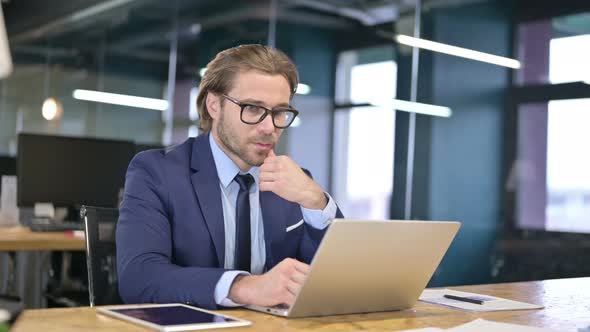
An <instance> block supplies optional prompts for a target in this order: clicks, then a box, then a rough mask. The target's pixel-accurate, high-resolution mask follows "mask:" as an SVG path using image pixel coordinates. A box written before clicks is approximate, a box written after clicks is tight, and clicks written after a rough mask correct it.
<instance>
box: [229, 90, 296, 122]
mask: <svg viewBox="0 0 590 332" xmlns="http://www.w3.org/2000/svg"><path fill="white" fill-rule="evenodd" d="M222 96H223V98H225V99H227V100H229V101H231V102H232V103H234V104H236V105H238V106H240V109H241V110H240V120H242V122H243V123H245V124H249V125H255V124H258V123H260V122H262V121H264V119H265V118H266V117H267V116H268V114H270V116H271V117H272V124H273V125H274V126H275V128H280V129H284V128H287V127H289V126H290V125H291V124H292V123H293V120H295V117H296V116H297V114H299V112H298V111H297V110H296V109H294V108H291V107H275V108H273V109H270V108H266V107H264V106H261V105H256V104H250V103H242V102H241V101H238V100H236V99H234V98H232V97H230V96H228V95H225V94H222Z"/></svg>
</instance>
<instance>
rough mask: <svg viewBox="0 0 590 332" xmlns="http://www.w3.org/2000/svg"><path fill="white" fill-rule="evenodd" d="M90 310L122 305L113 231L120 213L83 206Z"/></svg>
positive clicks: (108, 209)
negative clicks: (91, 308)
mask: <svg viewBox="0 0 590 332" xmlns="http://www.w3.org/2000/svg"><path fill="white" fill-rule="evenodd" d="M80 217H81V218H82V220H83V221H84V226H85V227H84V229H85V235H86V266H87V268H88V294H89V296H90V306H95V305H107V304H121V303H122V301H121V298H120V297H119V290H118V282H117V260H116V257H117V256H116V253H117V250H116V249H117V247H116V244H115V231H116V227H117V220H118V219H119V210H118V209H112V208H100V207H93V206H86V205H84V206H82V209H81V210H80Z"/></svg>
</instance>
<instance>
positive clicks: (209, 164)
mask: <svg viewBox="0 0 590 332" xmlns="http://www.w3.org/2000/svg"><path fill="white" fill-rule="evenodd" d="M191 168H192V169H193V170H194V171H195V173H193V175H192V176H191V182H192V185H193V188H194V190H195V193H196V195H197V200H198V202H199V206H200V208H201V213H202V214H203V218H204V219H205V222H206V223H207V228H208V229H209V234H210V235H211V239H212V240H213V245H214V246H215V252H216V253H217V260H218V262H219V266H220V267H223V265H224V263H225V228H224V223H223V207H222V205H221V189H220V188H219V177H218V176H217V170H216V168H215V161H214V159H213V154H212V153H211V146H209V135H200V136H198V137H197V138H195V140H194V142H193V149H192V156H191Z"/></svg>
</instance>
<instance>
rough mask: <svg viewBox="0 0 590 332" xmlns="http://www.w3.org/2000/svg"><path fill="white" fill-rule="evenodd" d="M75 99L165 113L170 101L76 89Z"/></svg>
mask: <svg viewBox="0 0 590 332" xmlns="http://www.w3.org/2000/svg"><path fill="white" fill-rule="evenodd" d="M72 96H73V97H74V99H78V100H87V101H94V102H97V103H106V104H114V105H123V106H129V107H138V108H147V109H151V110H158V111H165V110H167V109H168V101H166V100H163V99H155V98H145V97H137V96H130V95H121V94H118V93H108V92H100V91H92V90H81V89H76V90H74V93H73V94H72Z"/></svg>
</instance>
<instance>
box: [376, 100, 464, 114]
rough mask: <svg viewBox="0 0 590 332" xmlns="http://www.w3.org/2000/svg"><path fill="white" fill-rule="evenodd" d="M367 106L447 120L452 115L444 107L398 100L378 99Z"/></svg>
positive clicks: (448, 109)
mask: <svg viewBox="0 0 590 332" xmlns="http://www.w3.org/2000/svg"><path fill="white" fill-rule="evenodd" d="M369 104H371V105H373V106H375V107H381V108H393V109H395V110H398V111H404V112H410V113H419V114H425V115H432V116H440V117H444V118H448V117H450V116H451V115H453V111H451V109H450V108H448V107H445V106H438V105H431V104H423V103H415V102H410V101H405V100H400V99H378V100H372V101H370V102H369Z"/></svg>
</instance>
